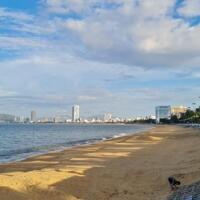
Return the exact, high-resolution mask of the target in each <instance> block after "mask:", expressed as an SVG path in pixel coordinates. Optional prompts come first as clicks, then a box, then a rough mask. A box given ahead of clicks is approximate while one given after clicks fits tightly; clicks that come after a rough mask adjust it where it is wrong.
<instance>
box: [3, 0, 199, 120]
mask: <svg viewBox="0 0 200 200" xmlns="http://www.w3.org/2000/svg"><path fill="white" fill-rule="evenodd" d="M199 6H200V5H199V1H197V0H184V1H180V0H165V1H160V0H157V1H155V0H103V1H102V0H101V1H100V0H40V1H39V0H38V7H37V9H36V11H33V12H32V13H27V12H26V11H25V10H19V9H13V8H12V9H11V8H10V7H9V5H7V7H0V23H1V25H0V70H1V73H0V108H1V110H2V111H3V112H10V113H11V112H16V113H18V114H26V113H27V112H28V110H32V109H33V108H34V109H36V110H39V111H40V113H41V115H50V114H53V113H55V112H57V110H59V111H60V110H61V111H62V110H65V111H66V109H67V110H68V112H69V113H70V110H71V105H72V104H74V103H78V104H80V105H81V108H82V111H83V113H84V115H94V114H95V113H96V114H98V113H103V112H113V113H114V114H115V115H121V116H134V115H147V114H153V113H154V107H155V106H156V105H158V104H172V105H173V104H176V105H177V104H184V105H188V106H189V105H191V102H193V101H196V96H198V93H199V92H200V89H199V77H200V76H199V74H200V69H199V67H200V55H199V51H200V40H199V35H200V25H199V22H200V11H199V10H200V9H199ZM186 94H187V95H186ZM5 105H6V106H5ZM130 108H131V109H130Z"/></svg>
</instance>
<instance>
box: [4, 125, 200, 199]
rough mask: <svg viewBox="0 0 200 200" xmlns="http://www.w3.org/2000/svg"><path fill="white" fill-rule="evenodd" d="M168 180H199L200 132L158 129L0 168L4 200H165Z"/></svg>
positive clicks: (189, 181)
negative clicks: (169, 178)
mask: <svg viewBox="0 0 200 200" xmlns="http://www.w3.org/2000/svg"><path fill="white" fill-rule="evenodd" d="M168 176H175V177H176V178H177V179H179V180H180V181H181V182H182V183H183V185H187V184H190V183H193V182H195V181H199V180H200V129H192V128H184V127H179V126H156V127H155V128H153V129H151V130H150V131H147V132H144V133H142V134H138V135H135V136H134V135H133V136H125V137H122V138H118V139H113V140H110V141H105V142H99V143H98V144H93V145H89V146H83V147H76V148H71V149H67V150H65V151H62V152H55V153H49V154H45V155H41V156H36V157H33V158H29V159H26V160H24V161H20V162H16V163H11V164H3V165H0V200H77V199H82V200H162V199H163V200H164V199H166V197H167V196H168V195H169V194H170V193H171V191H170V188H169V186H168V183H167V177H168Z"/></svg>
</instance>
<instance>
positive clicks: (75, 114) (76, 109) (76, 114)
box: [72, 105, 80, 122]
mask: <svg viewBox="0 0 200 200" xmlns="http://www.w3.org/2000/svg"><path fill="white" fill-rule="evenodd" d="M78 121H80V106H79V105H74V106H73V107H72V122H78Z"/></svg>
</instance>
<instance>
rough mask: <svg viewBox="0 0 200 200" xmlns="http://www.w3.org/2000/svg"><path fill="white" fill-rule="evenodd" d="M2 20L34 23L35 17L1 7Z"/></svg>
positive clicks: (0, 16) (0, 15)
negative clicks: (10, 19) (8, 19)
mask: <svg viewBox="0 0 200 200" xmlns="http://www.w3.org/2000/svg"><path fill="white" fill-rule="evenodd" d="M1 18H12V19H14V20H23V21H32V20H33V16H32V15H29V14H26V13H24V12H20V11H18V12H14V11H10V10H8V9H6V8H3V7H0V19H1Z"/></svg>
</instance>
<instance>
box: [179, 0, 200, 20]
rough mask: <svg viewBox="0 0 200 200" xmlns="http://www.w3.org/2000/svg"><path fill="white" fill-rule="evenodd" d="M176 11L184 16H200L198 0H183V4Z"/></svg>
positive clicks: (199, 2)
mask: <svg viewBox="0 0 200 200" xmlns="http://www.w3.org/2000/svg"><path fill="white" fill-rule="evenodd" d="M178 12H179V13H180V14H181V15H183V16H185V17H195V16H200V1H199V0H185V1H184V2H183V5H182V6H181V7H180V8H179V9H178Z"/></svg>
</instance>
